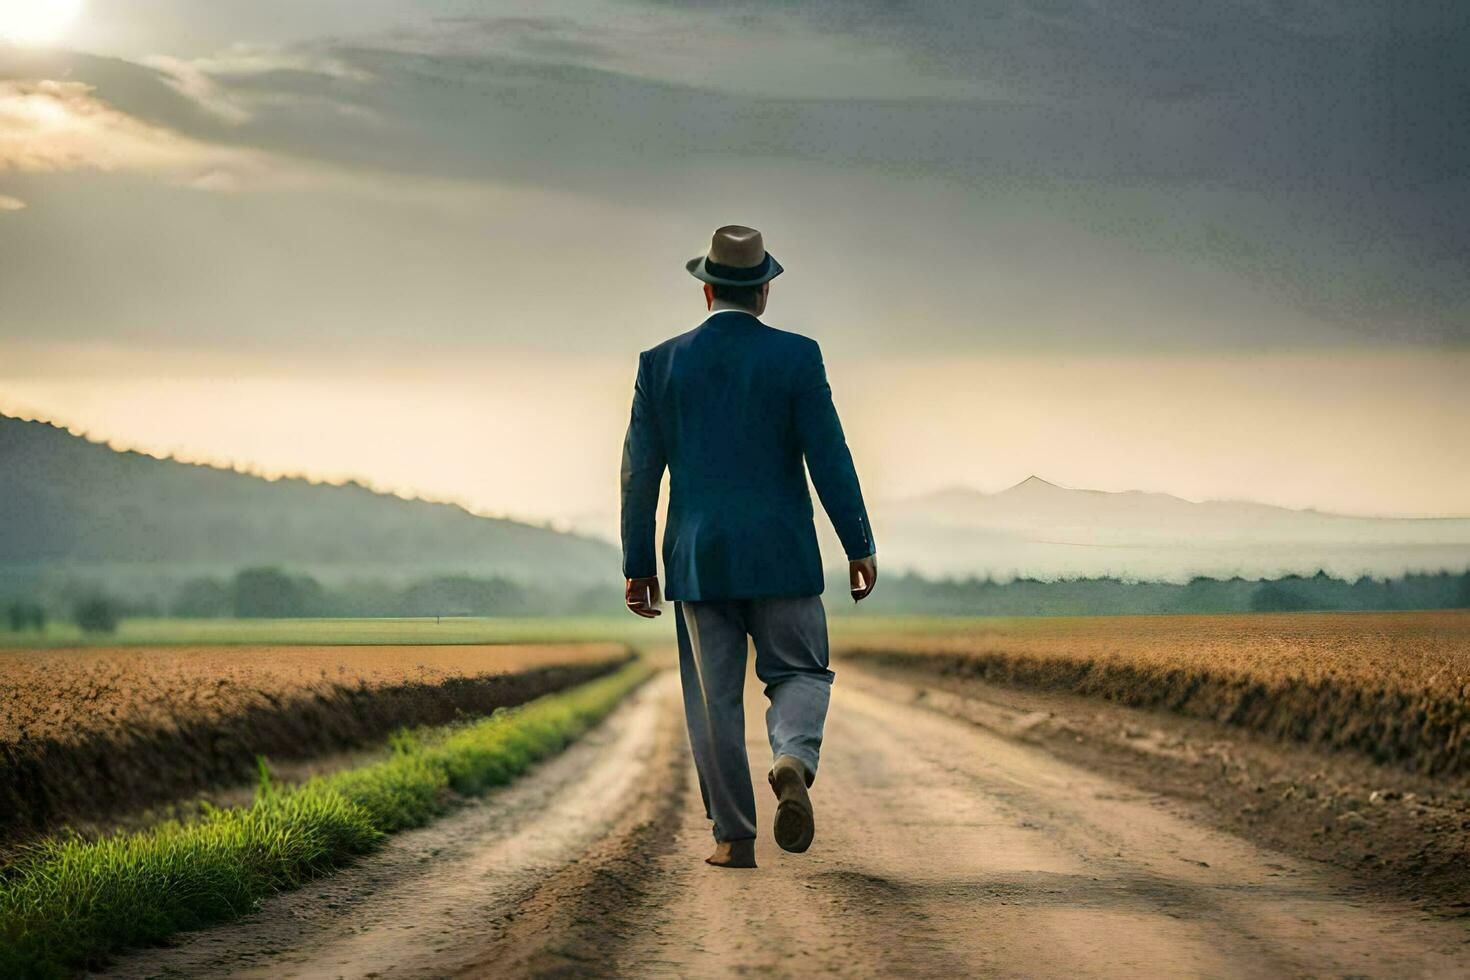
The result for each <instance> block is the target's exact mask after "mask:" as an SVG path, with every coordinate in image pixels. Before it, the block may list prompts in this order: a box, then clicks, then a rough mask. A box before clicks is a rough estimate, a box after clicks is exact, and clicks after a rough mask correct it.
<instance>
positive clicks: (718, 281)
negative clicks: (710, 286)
mask: <svg viewBox="0 0 1470 980" xmlns="http://www.w3.org/2000/svg"><path fill="white" fill-rule="evenodd" d="M684 268H686V269H688V270H689V274H690V275H691V276H693V277H694V278H696V279H701V280H703V281H704V282H708V283H714V284H715V285H716V286H759V285H760V284H761V283H763V282H770V281H771V280H772V279H774V278H776V277H777V276H779V275H780V274H781V273H782V272H783V271H784V270H783V269H782V268H781V263H780V262H777V261H776V257H775V256H773V255H772V254H771V253H770V252H767V251H766V245H765V242H764V241H762V240H761V233H760V232H758V231H756V230H755V229H754V228H747V227H745V226H744V225H725V226H724V227H723V228H716V229H715V233H714V236H713V237H712V238H711V239H710V243H709V254H708V255H696V256H695V257H694V258H692V259H690V260H689V261H688V262H685V263H684Z"/></svg>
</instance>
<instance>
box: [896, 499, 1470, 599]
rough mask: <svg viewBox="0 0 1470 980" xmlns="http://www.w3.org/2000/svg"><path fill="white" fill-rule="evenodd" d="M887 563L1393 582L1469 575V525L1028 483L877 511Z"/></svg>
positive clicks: (929, 570) (1056, 573)
mask: <svg viewBox="0 0 1470 980" xmlns="http://www.w3.org/2000/svg"><path fill="white" fill-rule="evenodd" d="M875 511H876V512H875V514H874V517H873V523H874V532H875V535H876V537H877V539H878V548H879V553H880V555H882V556H884V557H886V558H887V559H888V562H887V564H888V565H890V566H897V567H902V568H910V569H913V570H915V571H919V572H923V573H925V574H928V575H972V574H974V575H981V576H984V575H991V576H994V577H997V578H1011V577H1014V576H1034V577H1041V578H1056V577H1063V576H1065V577H1075V576H1081V575H1089V576H1093V575H1115V576H1120V577H1126V578H1148V579H1164V580H1172V581H1179V580H1183V579H1187V578H1189V577H1191V576H1194V575H1211V576H1214V577H1229V576H1232V575H1241V576H1244V577H1247V578H1257V577H1274V576H1278V575H1288V574H1301V575H1310V574H1312V573H1314V572H1316V571H1318V570H1319V569H1325V570H1326V571H1327V572H1329V573H1331V574H1334V575H1338V576H1340V577H1346V578H1353V577H1356V576H1358V575H1362V574H1371V575H1374V576H1385V575H1401V574H1404V573H1405V572H1410V571H1440V570H1449V571H1463V570H1464V569H1465V568H1467V567H1470V519H1464V518H1446V519H1418V518H1415V519H1404V518H1375V517H1348V516H1341V515H1336V514H1324V513H1321V512H1318V511H1313V510H1291V509H1289V508H1286V507H1273V506H1270V505H1267V504H1258V503H1249V502H1243V501H1207V502H1203V503H1195V502H1192V501H1188V500H1183V499H1181V498H1179V497H1174V496H1171V495H1169V494H1166V493H1144V492H1141V491H1125V492H1119V493H1113V492H1107V491H1102V490H1076V489H1071V488H1068V487H1061V486H1057V485H1056V484H1054V483H1049V482H1047V481H1046V480H1043V479H1041V478H1040V477H1036V476H1032V477H1028V478H1027V479H1025V480H1023V481H1021V482H1020V483H1018V484H1016V485H1015V486H1013V487H1010V488H1008V489H1006V490H1002V491H1001V492H999V493H982V492H980V491H978V490H972V489H969V488H967V487H957V488H951V489H948V490H940V491H937V492H934V493H929V494H925V495H923V496H919V497H913V498H910V499H907V500H897V501H889V502H886V503H884V504H882V505H881V506H880V507H878V508H875Z"/></svg>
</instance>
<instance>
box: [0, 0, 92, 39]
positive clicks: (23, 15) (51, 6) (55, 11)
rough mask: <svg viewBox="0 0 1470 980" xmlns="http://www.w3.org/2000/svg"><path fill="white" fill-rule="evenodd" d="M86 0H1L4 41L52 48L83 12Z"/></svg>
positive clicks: (1, 36)
mask: <svg viewBox="0 0 1470 980" xmlns="http://www.w3.org/2000/svg"><path fill="white" fill-rule="evenodd" d="M83 2H84V0H0V41H10V42H13V43H15V44H50V43H51V42H53V41H55V40H56V39H57V38H59V37H61V35H62V33H63V32H65V31H66V29H67V28H68V27H70V26H71V23H72V21H74V20H76V19H77V14H79V13H81V12H82V3H83Z"/></svg>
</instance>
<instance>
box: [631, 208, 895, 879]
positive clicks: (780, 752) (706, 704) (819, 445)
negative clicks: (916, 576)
mask: <svg viewBox="0 0 1470 980" xmlns="http://www.w3.org/2000/svg"><path fill="white" fill-rule="evenodd" d="M685 267H686V268H687V269H688V270H689V272H690V274H691V275H693V276H694V277H695V278H696V279H699V280H702V281H703V282H704V283H705V286H704V297H705V305H706V307H707V308H708V309H709V311H710V315H709V316H708V317H707V318H706V319H705V321H704V322H703V323H702V324H700V325H699V326H698V327H696V328H695V329H693V330H691V331H690V332H688V333H686V334H681V335H680V336H678V337H675V338H673V339H672V340H668V341H665V342H664V343H662V344H659V345H658V346H657V347H654V348H653V349H652V350H647V351H644V352H643V353H642V354H640V355H639V358H638V381H637V383H636V385H635V386H634V389H633V412H632V418H631V420H630V421H629V423H628V435H627V438H626V439H625V440H624V443H623V467H622V533H623V574H624V576H626V579H627V590H626V600H627V604H628V608H629V609H630V610H632V611H633V612H635V613H637V614H638V615H640V616H644V617H648V618H653V617H655V616H658V615H659V614H660V610H659V606H660V604H661V601H662V600H661V597H660V594H659V582H658V567H657V564H656V557H655V548H654V524H655V515H656V512H657V508H658V494H659V483H660V482H661V480H662V478H663V472H664V469H665V468H667V469H668V471H669V513H668V526H667V527H666V528H665V529H664V543H663V558H664V571H665V573H666V575H667V577H668V596H669V598H670V599H674V600H676V618H677V628H678V636H679V676H680V680H681V682H682V684H683V690H684V714H685V720H686V722H687V724H688V726H689V742H690V745H691V746H692V748H693V750H694V764H695V767H696V768H697V769H698V772H699V788H700V792H701V793H702V794H703V796H704V806H705V813H706V814H707V815H708V816H709V817H710V819H711V820H713V821H714V833H715V842H716V844H715V852H714V854H712V855H711V856H710V857H709V858H707V859H706V860H707V861H708V862H709V863H710V864H713V865H717V866H719V867H725V868H753V867H755V831H756V824H755V797H754V795H753V793H752V792H751V785H750V767H749V762H748V760H747V758H746V753H745V704H744V686H745V664H746V651H747V639H746V638H747V636H748V637H749V638H750V639H752V640H754V641H755V671H756V676H757V677H759V678H760V680H761V681H762V682H763V683H764V684H765V692H766V697H767V698H768V699H769V701H770V706H769V708H768V709H767V711H766V729H767V733H768V734H769V736H770V742H771V753H772V756H773V757H774V760H775V761H774V763H773V765H772V767H771V771H770V773H769V775H768V780H769V782H770V784H771V788H772V790H773V791H774V792H775V794H776V799H777V806H776V819H775V827H774V829H775V837H776V842H777V843H778V844H779V845H780V846H781V847H782V848H784V849H785V850H788V851H805V850H806V849H807V848H808V847H809V846H811V842H812V836H813V834H814V832H815V823H814V820H813V814H812V804H811V798H810V796H809V795H808V793H807V790H808V788H809V787H810V786H811V785H812V781H813V779H815V778H816V773H817V756H818V753H819V751H820V749H821V745H822V727H823V724H824V723H825V721H826V717H827V700H828V696H829V694H830V691H831V685H832V676H833V675H832V671H831V670H830V669H828V665H827V618H826V613H825V611H824V610H823V608H822V598H821V593H822V587H823V580H822V558H821V554H820V552H819V551H818V550H817V536H816V528H815V527H814V526H813V523H812V502H811V495H810V493H808V491H807V480H806V472H810V474H811V480H812V483H813V484H814V485H815V486H816V488H817V495H818V496H819V497H820V498H821V500H822V506H823V508H825V509H826V511H827V515H828V517H830V518H831V520H832V524H833V526H834V527H835V528H836V529H837V534H838V537H839V538H840V539H841V541H842V547H843V550H844V551H845V552H846V553H847V558H848V564H849V578H850V582H849V585H850V588H851V591H852V597H853V599H854V600H861V599H864V598H866V597H867V595H868V593H870V592H871V591H872V590H873V583H874V581H875V580H876V579H877V574H878V568H877V559H876V555H875V548H874V545H873V533H872V529H871V528H870V527H869V525H868V514H867V510H866V509H865V508H864V506H863V495H862V490H861V489H860V487H859V486H858V478H857V472H856V471H855V470H854V469H853V465H852V455H851V454H850V453H849V452H848V450H847V442H846V440H845V439H844V438H843V435H842V425H841V423H840V422H839V421H838V419H837V411H836V409H835V408H834V407H833V405H832V391H831V389H830V388H829V387H828V384H827V374H826V369H825V367H824V366H823V364H822V353H821V349H820V348H819V347H818V346H817V344H816V342H815V341H813V340H809V339H808V338H806V337H802V336H800V335H798V334H794V333H787V332H786V331H784V330H777V329H775V328H773V327H768V326H766V325H765V324H764V323H762V322H761V321H760V319H759V317H760V315H761V314H762V313H763V312H765V308H766V299H767V297H768V296H769V294H770V288H771V286H770V283H771V280H772V279H774V278H776V276H778V275H780V274H781V272H782V271H783V270H782V268H781V265H780V264H779V263H778V262H777V261H776V260H775V258H774V257H772V256H771V255H770V253H768V252H767V251H766V249H765V244H764V243H763V241H762V239H761V233H760V232H758V231H756V230H755V229H754V228H746V227H744V226H742V225H726V226H724V227H722V228H719V229H717V230H716V231H715V233H714V237H713V239H712V240H711V242H710V248H709V253H708V254H707V255H704V256H696V257H695V258H693V259H690V260H689V262H688V263H686V266H685ZM803 458H804V459H805V461H806V472H804V471H803V468H802V460H803Z"/></svg>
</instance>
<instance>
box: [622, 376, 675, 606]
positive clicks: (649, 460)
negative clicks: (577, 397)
mask: <svg viewBox="0 0 1470 980" xmlns="http://www.w3.org/2000/svg"><path fill="white" fill-rule="evenodd" d="M646 365H647V353H646V352H645V353H644V354H640V355H638V380H637V382H635V384H634V385H633V413H632V417H631V418H630V419H629V420H628V434H627V436H626V437H624V439H623V470H622V486H623V489H622V531H623V575H624V576H625V577H627V578H648V577H650V576H653V575H657V574H658V559H657V553H656V549H655V547H654V525H655V523H656V521H657V519H658V488H659V484H660V483H661V482H662V481H663V475H664V467H665V465H667V459H666V457H665V455H664V446H663V439H662V437H661V435H660V433H659V429H658V419H657V418H655V417H654V412H653V402H652V400H651V399H650V397H649V392H648V383H647V382H648V369H647V366H646Z"/></svg>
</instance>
